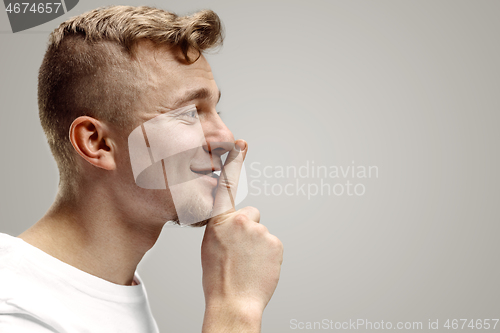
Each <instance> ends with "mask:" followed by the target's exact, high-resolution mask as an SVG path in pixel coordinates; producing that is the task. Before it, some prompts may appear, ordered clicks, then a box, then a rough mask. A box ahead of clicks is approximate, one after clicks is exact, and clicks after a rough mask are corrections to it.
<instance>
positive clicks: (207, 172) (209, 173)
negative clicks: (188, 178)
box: [191, 169, 220, 180]
mask: <svg viewBox="0 0 500 333" xmlns="http://www.w3.org/2000/svg"><path fill="white" fill-rule="evenodd" d="M191 171H192V172H193V173H196V174H198V175H201V176H208V177H210V178H215V179H216V180H218V179H219V177H220V170H214V171H212V169H205V170H193V169H191Z"/></svg>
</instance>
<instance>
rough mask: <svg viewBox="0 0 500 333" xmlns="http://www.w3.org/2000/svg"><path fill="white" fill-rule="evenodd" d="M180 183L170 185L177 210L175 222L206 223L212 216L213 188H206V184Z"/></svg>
mask: <svg viewBox="0 0 500 333" xmlns="http://www.w3.org/2000/svg"><path fill="white" fill-rule="evenodd" d="M180 185H181V186H180ZM180 185H174V186H172V187H171V192H172V197H173V199H174V204H175V209H176V212H177V219H176V222H177V224H179V225H191V226H204V225H206V224H207V222H208V220H209V219H210V218H211V217H212V210H213V204H214V196H213V189H210V188H207V187H206V186H204V187H199V186H186V185H187V184H180ZM190 185H191V184H190ZM192 185H194V184H192Z"/></svg>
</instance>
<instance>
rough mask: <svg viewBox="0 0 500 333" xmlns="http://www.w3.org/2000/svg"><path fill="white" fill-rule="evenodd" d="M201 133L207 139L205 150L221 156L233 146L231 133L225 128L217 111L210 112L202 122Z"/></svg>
mask: <svg viewBox="0 0 500 333" xmlns="http://www.w3.org/2000/svg"><path fill="white" fill-rule="evenodd" d="M202 128H203V134H204V135H205V140H206V141H207V146H204V147H203V148H204V149H205V151H207V152H209V153H211V154H215V155H216V156H222V155H224V154H225V153H226V152H228V151H230V150H231V149H233V147H234V136H233V133H232V132H231V131H230V130H229V128H227V126H226V124H224V122H223V121H222V119H221V118H220V117H219V115H218V114H217V113H215V112H214V113H213V114H211V116H210V118H209V119H206V120H205V121H204V122H202Z"/></svg>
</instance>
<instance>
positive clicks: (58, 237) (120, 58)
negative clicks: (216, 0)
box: [0, 6, 282, 333]
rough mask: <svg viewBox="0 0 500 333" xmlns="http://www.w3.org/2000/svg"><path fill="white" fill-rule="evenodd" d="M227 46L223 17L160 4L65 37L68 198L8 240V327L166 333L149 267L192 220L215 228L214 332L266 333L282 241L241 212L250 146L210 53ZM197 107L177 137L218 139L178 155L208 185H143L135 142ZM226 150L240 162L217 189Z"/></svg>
mask: <svg viewBox="0 0 500 333" xmlns="http://www.w3.org/2000/svg"><path fill="white" fill-rule="evenodd" d="M221 42H222V30H221V23H220V21H219V18H218V17H217V15H216V14H215V13H213V12H212V11H202V12H199V13H195V14H193V15H192V16H186V17H178V16H176V15H174V14H172V13H168V12H165V11H162V10H158V9H155V8H150V7H137V8H135V7H128V6H117V7H108V8H100V9H96V10H93V11H91V12H88V13H85V14H83V15H80V16H78V17H75V18H72V19H70V20H69V21H67V22H64V23H62V24H61V25H60V27H59V28H57V29H56V30H55V31H54V32H53V33H52V34H51V37H50V42H49V46H48V49H47V52H46V55H45V58H44V60H43V63H42V65H41V68H40V74H39V87H38V88H39V92H38V100H39V109H40V119H41V123H42V126H43V128H44V131H45V132H46V135H47V138H48V142H49V145H50V148H51V150H52V153H53V155H54V157H55V159H56V161H57V164H58V167H59V172H60V184H59V191H58V194H57V196H56V199H55V201H54V204H53V205H52V206H51V207H50V209H49V210H48V212H47V213H46V214H45V216H43V217H42V218H41V219H40V220H39V221H38V222H37V223H36V224H35V225H34V226H33V227H31V228H30V229H28V230H27V231H25V232H24V233H22V234H21V235H20V236H19V238H15V237H11V236H8V235H3V234H2V235H0V331H1V332H148V333H149V332H156V331H157V327H156V323H155V322H154V319H153V318H152V316H151V313H150V310H149V305H148V303H147V297H146V294H145V289H144V286H143V284H142V282H141V280H140V278H139V276H138V275H137V274H136V272H135V271H136V267H137V265H138V263H139V262H140V260H141V259H142V257H143V256H144V254H145V253H146V252H147V251H148V250H149V249H150V248H151V247H152V246H153V245H154V243H155V241H156V240H157V238H158V236H159V234H160V231H161V229H162V227H163V225H164V223H165V222H166V221H179V220H180V218H179V214H180V212H183V211H189V212H193V211H194V212H195V213H192V214H194V215H195V219H196V220H197V221H201V222H199V223H197V224H196V225H206V230H205V236H204V239H203V243H202V249H201V258H202V266H203V288H204V293H205V301H206V309H205V318H204V322H203V328H202V330H203V332H259V331H260V323H261V318H262V313H263V310H264V308H265V306H266V305H267V303H268V301H269V300H270V298H271V296H272V294H273V292H274V290H275V288H276V285H277V282H278V279H279V273H280V266H281V261H282V244H281V242H280V241H279V240H278V239H277V238H276V237H275V236H273V235H271V234H270V233H269V232H268V231H267V229H266V228H265V227H264V226H262V225H261V224H259V220H260V215H259V211H258V210H257V209H255V208H252V207H245V208H243V209H240V210H238V211H235V209H234V206H233V205H234V202H233V199H234V193H235V192H236V189H237V185H238V178H239V174H240V170H241V166H242V163H243V160H244V158H245V156H246V153H247V150H248V148H247V144H246V142H245V141H243V140H238V141H234V138H233V136H232V133H231V132H230V131H229V130H228V129H227V127H226V126H225V125H224V123H223V122H222V121H221V119H220V118H219V116H218V114H217V112H216V104H217V102H218V100H219V97H220V92H219V91H218V88H217V85H216V84H215V81H214V79H213V76H212V72H211V69H210V66H209V65H208V63H207V61H206V59H205V57H204V56H203V54H202V52H203V51H205V50H207V49H209V48H211V47H214V46H217V45H219V44H220V43H221ZM190 105H193V106H195V107H196V108H195V110H196V112H194V113H190V114H187V115H183V116H182V117H190V118H193V119H195V120H191V119H187V120H185V119H179V118H175V119H176V121H178V122H179V123H178V124H179V125H178V126H177V130H178V129H179V128H182V126H185V127H184V128H186V131H187V129H188V128H191V127H188V126H189V124H184V125H183V124H182V123H183V122H184V123H185V122H187V121H193V122H194V121H196V122H199V124H200V126H201V129H202V131H203V135H204V138H203V142H204V144H201V145H200V149H191V148H192V147H193V146H189V147H188V146H185V147H184V145H186V143H185V142H186V141H189V140H190V139H192V136H191V137H190V136H189V135H187V134H186V131H178V132H176V133H178V135H176V136H175V138H173V139H172V140H174V142H176V144H177V147H180V149H181V150H183V147H184V148H186V149H184V150H185V151H190V152H192V153H190V154H188V156H189V158H183V159H182V160H181V161H182V162H183V163H179V164H178V166H179V167H178V168H177V169H176V172H177V173H178V174H180V175H192V174H196V175H199V177H198V178H197V179H201V180H200V181H197V180H196V179H195V181H194V182H190V184H189V185H186V186H184V187H183V189H187V190H183V191H180V193H178V195H177V196H176V197H175V198H174V195H173V191H172V190H171V188H170V187H169V186H167V187H166V188H165V189H164V190H151V189H146V188H143V187H141V186H138V183H136V181H135V180H136V179H135V177H134V172H133V170H132V167H133V166H132V165H131V156H130V153H129V142H128V138H129V135H130V134H131V132H132V131H133V130H134V129H136V128H138V127H140V126H144V125H143V124H145V123H147V122H148V121H151V120H152V119H156V117H160V116H163V115H165V116H170V115H171V114H175V113H176V112H177V110H181V109H182V110H183V108H184V109H185V108H186V107H188V106H190ZM175 140H177V141H175ZM193 140H194V139H193ZM196 140H199V138H197V139H196ZM197 142H198V141H197ZM228 142H229V143H232V144H230V145H228V144H227V143H228ZM148 148H149V147H148ZM225 153H228V157H227V161H231V163H228V162H226V164H225V166H224V169H223V173H222V175H221V177H220V178H219V181H218V182H214V181H213V180H209V179H208V177H206V174H207V173H209V172H212V171H214V170H220V168H222V162H221V156H222V155H223V154H225ZM207 158H208V159H207ZM207 160H209V161H211V163H212V164H211V165H210V166H207V165H206V161H207ZM167 164H168V163H167ZM188 169H189V170H188ZM163 170H166V169H165V168H164V169H163ZM167 178H168V177H166V178H165V181H167ZM180 178H182V176H181V177H180ZM212 179H213V178H212ZM169 182H170V178H169ZM171 187H172V186H171ZM172 188H173V187H172ZM193 193H194V194H193ZM174 201H175V202H174ZM180 222H182V221H180Z"/></svg>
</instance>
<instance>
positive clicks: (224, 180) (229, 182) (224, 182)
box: [219, 177, 236, 190]
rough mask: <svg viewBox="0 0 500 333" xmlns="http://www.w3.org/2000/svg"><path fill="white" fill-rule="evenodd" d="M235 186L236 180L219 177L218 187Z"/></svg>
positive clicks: (228, 187)
mask: <svg viewBox="0 0 500 333" xmlns="http://www.w3.org/2000/svg"><path fill="white" fill-rule="evenodd" d="M235 186H236V182H235V181H234V180H232V179H230V178H225V177H224V178H222V177H221V178H219V187H220V188H222V189H226V190H227V189H231V188H234V187H235Z"/></svg>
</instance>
